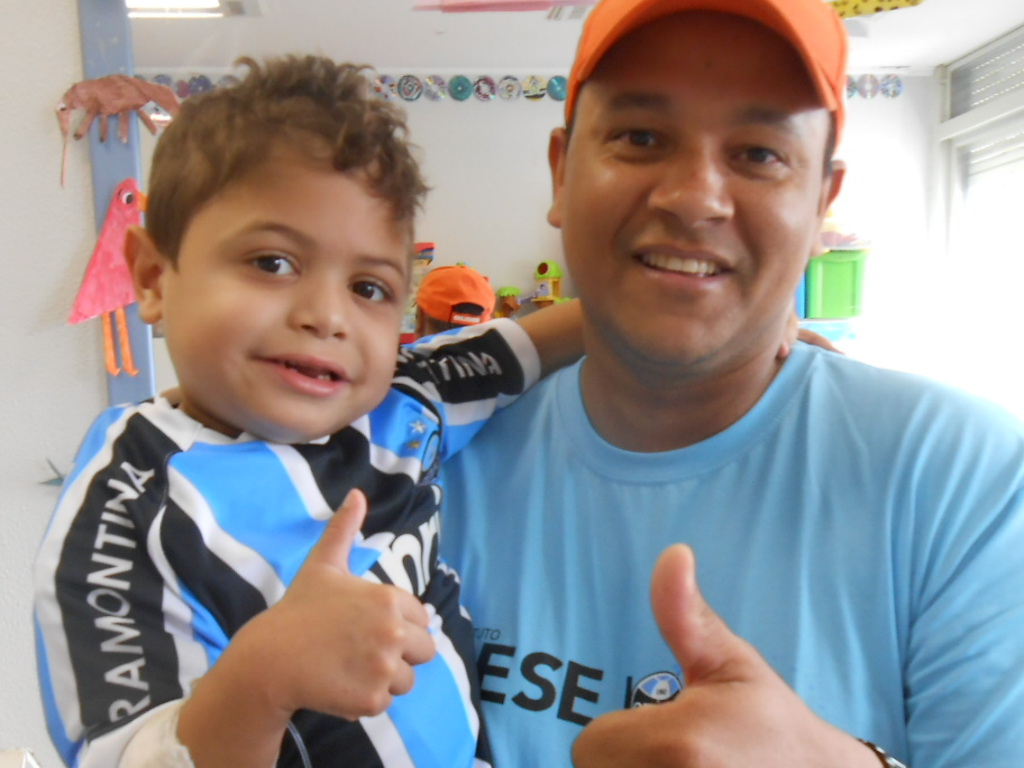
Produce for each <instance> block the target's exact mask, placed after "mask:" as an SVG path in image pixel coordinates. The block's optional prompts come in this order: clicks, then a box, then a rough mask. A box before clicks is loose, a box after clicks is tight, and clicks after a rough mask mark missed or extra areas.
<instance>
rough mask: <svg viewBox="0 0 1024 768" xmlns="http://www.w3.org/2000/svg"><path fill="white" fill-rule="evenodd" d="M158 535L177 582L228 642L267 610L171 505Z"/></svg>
mask: <svg viewBox="0 0 1024 768" xmlns="http://www.w3.org/2000/svg"><path fill="white" fill-rule="evenodd" d="M160 535H161V537H163V540H164V551H165V552H167V553H168V557H169V558H172V560H171V567H172V568H173V569H174V572H175V573H176V574H177V575H178V578H180V579H181V581H182V582H183V583H184V585H185V586H186V587H187V588H188V589H189V591H191V592H192V594H193V595H195V597H196V599H197V600H198V601H199V603H200V604H201V605H203V606H204V607H206V608H207V609H208V610H209V611H210V613H211V614H212V615H213V618H214V619H215V620H216V621H217V624H219V625H220V627H221V629H223V630H224V632H225V633H227V635H228V637H229V638H230V637H234V635H235V633H236V632H237V631H238V630H239V629H241V628H242V625H243V624H245V622H247V621H248V620H249V619H251V618H252V617H253V616H255V615H256V614H257V613H260V612H261V611H265V610H266V609H267V601H266V599H265V598H264V597H263V594H262V593H261V592H260V591H259V590H258V589H256V587H254V586H253V585H252V584H250V583H249V582H248V581H246V580H245V579H243V578H242V577H241V576H239V575H238V573H237V572H236V571H235V570H234V569H233V568H231V566H229V565H228V564H227V563H225V562H224V561H223V560H222V559H221V558H220V557H218V556H217V555H216V554H214V553H213V552H211V551H210V550H209V549H208V548H207V546H206V543H205V542H204V541H203V537H202V534H201V533H200V532H199V528H198V526H197V525H196V523H195V521H194V520H193V519H192V518H191V517H189V516H188V515H187V514H185V512H184V511H182V509H181V507H179V506H178V505H177V504H175V503H174V502H173V501H169V502H168V503H167V512H166V514H165V515H164V522H163V525H162V526H161V529H160ZM173 558H178V559H177V560H175V559H173ZM211 642H215V641H214V640H211Z"/></svg>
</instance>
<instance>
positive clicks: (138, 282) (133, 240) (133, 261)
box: [124, 226, 173, 325]
mask: <svg viewBox="0 0 1024 768" xmlns="http://www.w3.org/2000/svg"><path fill="white" fill-rule="evenodd" d="M124 258H125V261H126V262H127V263H128V271H129V272H130V273H131V276H132V284H133V285H134V286H135V298H136V300H137V301H138V308H139V318H140V319H141V320H142V322H144V323H148V324H150V325H153V324H154V323H157V322H159V321H160V319H161V318H162V317H163V283H162V278H163V275H164V272H166V271H167V270H168V269H173V266H172V265H171V263H170V261H168V260H167V258H165V257H164V255H163V254H162V253H160V251H159V250H158V249H157V247H156V244H155V243H154V242H153V240H152V239H151V238H150V237H149V235H148V234H147V233H146V230H145V229H143V228H142V227H139V226H134V227H129V228H128V232H127V234H126V235H125V240H124Z"/></svg>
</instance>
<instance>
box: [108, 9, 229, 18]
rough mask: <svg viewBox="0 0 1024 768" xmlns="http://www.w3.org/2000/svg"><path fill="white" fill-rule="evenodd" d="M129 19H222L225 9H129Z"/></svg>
mask: <svg viewBox="0 0 1024 768" xmlns="http://www.w3.org/2000/svg"><path fill="white" fill-rule="evenodd" d="M128 18H129V19H222V18H224V11H218V10H211V11H179V10H176V9H174V8H161V9H159V10H152V11H128Z"/></svg>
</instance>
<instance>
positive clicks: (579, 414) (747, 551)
mask: <svg viewBox="0 0 1024 768" xmlns="http://www.w3.org/2000/svg"><path fill="white" fill-rule="evenodd" d="M845 51H846V39H845V34H844V31H843V28H842V24H841V23H840V21H839V20H838V18H837V17H836V16H835V15H834V13H833V12H832V11H831V9H830V8H829V7H828V6H827V4H825V3H823V2H821V0H603V1H602V2H600V3H599V4H598V5H597V6H596V7H595V8H594V10H593V11H592V12H591V15H590V17H589V19H588V21H587V24H586V26H585V28H584V31H583V36H582V38H581V41H580V46H579V49H578V52H577V57H576V61H575V63H574V65H573V69H572V71H571V73H570V77H569V88H568V98H567V100H566V125H567V127H566V128H560V129H557V130H555V131H554V132H553V134H552V137H551V142H550V149H549V157H550V164H551V169H552V179H553V187H554V199H553V203H552V206H551V210H550V213H549V220H550V221H551V223H552V224H553V225H554V226H556V227H559V228H560V229H561V233H562V239H563V245H564V249H565V258H566V263H567V265H568V267H569V270H570V272H571V273H572V276H573V279H574V285H575V289H576V292H577V294H578V296H579V298H580V300H581V303H582V307H583V314H584V334H585V343H586V349H587V353H588V354H587V357H586V358H585V359H584V360H583V362H582V363H581V364H580V365H578V366H574V367H571V368H568V369H566V370H564V371H562V372H560V373H558V374H556V375H554V376H553V377H551V378H550V379H548V380H547V381H546V382H542V383H541V384H540V385H538V387H537V388H535V389H533V390H531V392H529V393H528V394H527V395H525V396H524V397H523V398H522V399H520V400H519V401H518V402H517V403H515V404H514V405H512V406H511V407H510V408H508V409H507V410H506V411H505V412H504V413H503V414H502V415H501V416H499V417H498V418H497V419H495V420H494V421H493V422H492V423H491V424H490V425H488V427H487V428H486V429H485V430H484V431H483V432H482V433H481V434H480V435H479V436H478V438H477V441H476V442H475V443H474V445H473V450H471V451H467V452H464V453H463V454H461V455H460V456H459V457H457V458H456V459H455V461H454V462H453V463H450V464H449V465H448V466H447V467H446V469H445V472H444V484H445V487H446V490H447V496H446V499H445V503H446V505H447V509H448V510H449V514H448V517H447V518H446V520H445V532H444V536H443V537H442V551H443V553H444V555H445V557H446V559H447V560H449V561H451V562H453V564H454V565H456V566H457V567H459V569H460V570H461V572H462V574H463V576H464V577H465V580H466V583H465V585H464V586H465V588H466V589H465V592H464V599H465V602H466V604H467V606H468V607H469V609H470V611H471V612H472V614H473V618H474V622H475V624H476V627H477V630H476V632H477V645H478V651H479V657H478V663H479V673H480V675H481V688H482V696H483V698H484V701H485V704H484V708H485V715H486V716H487V718H488V727H489V729H490V731H491V736H492V744H493V746H494V750H495V764H497V765H512V766H534V765H543V766H565V765H568V764H569V759H570V754H569V753H570V747H571V748H572V759H573V761H574V762H575V764H576V765H577V766H578V768H593V767H594V766H597V767H599V768H604V767H605V766H607V767H608V768H612V767H613V766H614V767H616V768H621V767H623V766H628V767H630V768H632V767H633V766H644V767H645V768H648V767H649V766H698V765H699V766H702V768H703V767H705V766H716V767H717V766H723V767H724V766H759V768H775V767H776V766H779V767H781V766H786V768H792V767H793V766H801V767H804V766H806V767H807V768H811V767H812V766H813V767H814V768H828V767H830V766H836V767H837V768H839V767H840V766H841V767H842V768H872V766H878V765H880V764H881V765H899V763H898V762H896V761H897V760H898V761H902V762H904V763H906V764H908V765H910V766H911V768H954V767H956V768H967V767H968V766H970V767H971V768H978V767H979V766H983V767H984V768H996V767H999V768H1009V766H1019V765H1020V764H1021V760H1022V758H1024V727H1022V723H1024V642H1022V640H1021V638H1022V637H1024V568H1022V567H1021V565H1020V552H1021V551H1024V510H1022V507H1024V428H1022V427H1021V426H1020V425H1019V424H1017V423H1015V422H1012V421H1011V420H1010V419H1009V417H1008V416H1007V415H1005V414H1004V413H1002V412H1000V411H998V410H997V409H996V408H994V407H991V406H988V405H985V404H983V403H981V402H979V401H975V400H973V399H971V398H969V397H967V396H966V395H963V394H960V393H956V392H953V391H951V390H948V389H946V388H943V387H940V386H939V385H936V384H933V383H930V382H926V381H923V380H921V379H918V378H916V377H912V376H908V375H904V374H897V373H894V372H887V371H880V370H876V369H873V368H871V367H869V366H866V365H863V364H861V363H858V362H855V361H852V360H849V359H847V358H844V357H842V356H839V355H831V354H827V353H824V352H820V351H819V350H815V349H813V348H811V347H808V346H806V345H797V346H796V347H795V348H794V350H793V351H792V353H791V354H790V356H789V357H788V358H786V359H785V360H784V361H781V360H779V359H777V356H776V354H775V352H776V345H775V344H774V343H773V341H772V340H773V339H778V338H779V336H780V333H781V330H780V329H781V328H782V327H783V326H784V324H785V323H786V321H787V315H788V314H789V312H790V311H791V305H792V295H793V291H794V288H795V286H796V284H797V281H798V280H799V276H800V274H801V272H802V271H803V269H804V266H805V264H806V261H807V259H808V257H809V256H810V255H811V254H812V252H813V250H814V248H815V245H816V242H817V238H818V233H819V231H820V227H821V223H822V220H823V217H824V215H825V212H826V210H827V208H828V206H829V204H830V203H831V202H832V200H833V199H834V198H835V197H836V195H837V194H838V192H839V188H840V185H841V181H842V171H841V169H840V168H838V167H836V166H835V165H833V163H832V155H833V150H834V146H835V144H836V142H837V141H838V139H839V137H840V136H841V133H842V127H843V119H844V112H843V89H844V88H845V82H846V73H845ZM673 542H685V543H686V544H688V545H689V547H682V546H679V545H673V546H669V545H672V544H673ZM663 550H664V551H663ZM659 554H660V557H659ZM694 559H695V561H696V565H695V564H694ZM655 561H657V564H656V565H655ZM652 566H653V575H652ZM698 580H699V584H700V589H698ZM648 585H649V588H650V595H651V604H650V606H648V605H647V603H646V602H645V601H644V600H643V599H642V596H643V595H644V594H645V593H646V592H647V590H648ZM702 594H703V597H702ZM705 600H706V603H705V602H704V601H705ZM652 609H653V610H652ZM719 617H721V618H719ZM659 631H660V636H659ZM649 704H657V706H645V705H649ZM859 739H865V740H866V741H868V742H872V743H873V744H864V743H861V742H860V741H859ZM873 745H879V746H878V747H876V746H873ZM886 752H888V753H890V754H891V755H892V757H889V756H887V755H886V754H885V753H886Z"/></svg>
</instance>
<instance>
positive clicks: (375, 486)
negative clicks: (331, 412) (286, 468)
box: [294, 427, 436, 536]
mask: <svg viewBox="0 0 1024 768" xmlns="http://www.w3.org/2000/svg"><path fill="white" fill-rule="evenodd" d="M294 448H295V450H296V451H298V452H299V454H300V455H301V456H302V458H303V459H305V460H306V461H307V462H308V463H309V466H310V468H311V469H312V473H313V477H314V478H315V479H316V482H317V487H318V488H319V489H320V493H321V494H323V497H324V500H325V501H326V502H327V505H328V506H329V507H331V508H332V509H337V508H338V507H339V506H341V503H342V502H343V501H344V500H345V496H346V495H347V494H348V492H349V491H350V490H352V489H353V488H358V489H359V490H361V491H362V492H363V493H365V494H366V499H367V501H368V504H369V507H368V509H367V515H366V522H365V523H363V529H362V530H363V535H365V536H372V535H373V534H375V533H378V532H380V531H390V532H392V533H396V534H399V533H401V532H402V531H411V530H416V529H417V528H418V527H419V526H420V525H421V524H423V523H424V522H426V521H428V520H429V519H430V518H431V517H432V516H433V514H434V512H435V511H436V505H435V504H434V502H433V498H432V494H431V495H430V496H429V497H428V496H425V495H424V492H423V491H421V490H420V489H421V488H424V487H425V486H418V484H417V483H414V482H413V480H412V478H410V477H409V476H408V475H405V474H401V473H397V474H389V473H386V472H381V471H379V470H377V469H374V468H373V467H372V466H371V465H370V444H369V443H368V442H367V440H366V437H365V436H364V435H363V434H362V433H360V432H359V431H358V430H355V429H353V428H351V427H346V428H345V429H343V430H341V431H340V432H338V433H337V434H334V435H332V436H331V438H330V439H329V440H328V441H327V442H326V443H324V444H322V445H315V444H305V445H296V446H294ZM424 499H427V500H428V502H429V503H428V504H427V505H424V504H423V501H424Z"/></svg>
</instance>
